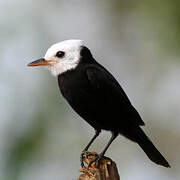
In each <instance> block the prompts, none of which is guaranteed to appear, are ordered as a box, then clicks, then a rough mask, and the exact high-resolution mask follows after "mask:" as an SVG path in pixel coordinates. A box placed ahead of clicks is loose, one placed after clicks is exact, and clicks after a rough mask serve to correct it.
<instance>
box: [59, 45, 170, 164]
mask: <svg viewBox="0 0 180 180" xmlns="http://www.w3.org/2000/svg"><path fill="white" fill-rule="evenodd" d="M58 83H59V87H60V90H61V92H62V95H63V96H64V97H65V99H66V100H67V101H68V103H69V104H70V105H71V107H72V108H73V109H74V110H75V111H76V112H77V113H78V114H79V115H80V116H81V117H82V118H83V119H84V120H85V121H87V122H88V123H89V124H90V125H91V126H92V127H93V128H94V129H95V130H97V131H100V130H109V131H111V132H113V133H115V134H122V135H123V136H125V137H127V138H128V139H130V140H132V141H134V142H136V143H138V144H139V145H140V147H141V148H142V149H143V150H144V152H145V153H146V154H147V156H148V157H149V158H150V159H151V160H152V161H154V162H155V163H157V164H160V165H163V166H165V167H169V164H168V162H167V161H166V160H165V159H164V157H163V156H162V155H161V154H160V152H159V151H158V150H157V149H156V148H155V146H154V145H153V144H152V142H151V141H150V140H149V139H148V137H147V136H146V135H145V133H144V132H143V131H142V129H141V128H140V126H142V125H144V122H143V121H142V119H141V117H140V115H139V114H138V112H137V111H136V109H135V108H134V107H133V106H132V104H131V103H130V101H129V99H128V97H127V95H126V94H125V92H124V91H123V89H122V88H121V86H120V85H119V83H118V82H117V81H116V79H115V78H114V77H113V76H112V75H111V74H110V73H109V72H108V71H107V70H106V69H105V68H104V67H103V66H101V65H100V64H99V63H97V62H96V61H95V59H94V58H93V57H92V55H91V53H90V51H89V50H88V48H86V47H82V50H81V59H80V63H79V64H78V66H77V67H76V68H75V69H72V70H69V71H67V72H65V73H63V74H60V75H59V76H58Z"/></svg>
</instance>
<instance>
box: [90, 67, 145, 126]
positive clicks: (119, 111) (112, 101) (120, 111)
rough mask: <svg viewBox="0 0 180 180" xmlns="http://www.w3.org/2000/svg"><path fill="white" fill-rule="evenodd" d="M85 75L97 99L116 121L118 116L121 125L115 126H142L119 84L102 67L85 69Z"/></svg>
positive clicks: (142, 123) (138, 116)
mask: <svg viewBox="0 0 180 180" xmlns="http://www.w3.org/2000/svg"><path fill="white" fill-rule="evenodd" d="M86 73H87V78H88V81H89V83H90V85H91V87H92V89H93V90H94V91H96V92H97V94H98V96H97V98H100V99H103V101H104V103H105V104H106V106H108V107H109V108H107V111H108V112H109V113H111V114H112V115H115V116H116V119H118V117H117V116H119V119H120V121H121V123H115V124H120V125H122V124H123V125H133V124H134V125H144V122H143V120H142V119H141V117H140V115H139V114H138V112H137V111H136V109H135V108H134V107H133V106H132V104H131V102H130V101H129V99H128V97H127V95H126V93H125V92H124V90H123V89H122V87H121V86H120V84H119V83H118V82H117V81H116V79H115V78H114V77H113V76H112V75H111V74H110V73H109V72H108V71H107V70H106V69H105V68H104V67H102V66H101V65H99V64H98V66H97V65H96V66H90V67H88V68H87V69H86ZM112 121H113V120H112ZM116 121H117V120H116Z"/></svg>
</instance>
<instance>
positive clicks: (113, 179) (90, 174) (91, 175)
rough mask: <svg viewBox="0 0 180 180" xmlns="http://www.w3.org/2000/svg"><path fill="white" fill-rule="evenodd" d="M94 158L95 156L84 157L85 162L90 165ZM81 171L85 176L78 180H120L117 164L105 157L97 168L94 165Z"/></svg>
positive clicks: (82, 175)
mask: <svg viewBox="0 0 180 180" xmlns="http://www.w3.org/2000/svg"><path fill="white" fill-rule="evenodd" d="M92 154H97V153H94V152H93V153H92ZM94 158H95V156H94V155H90V156H89V155H88V156H86V155H84V162H85V163H87V164H89V162H90V161H92V160H93V159H94ZM80 171H81V172H82V173H83V174H81V175H80V176H79V177H78V180H120V177H119V174H118V170H117V167H116V164H115V162H114V161H112V160H111V159H110V158H108V157H105V156H104V157H103V158H102V159H100V160H99V163H98V166H97V167H96V164H95V163H92V165H91V166H90V167H85V168H81V169H80Z"/></svg>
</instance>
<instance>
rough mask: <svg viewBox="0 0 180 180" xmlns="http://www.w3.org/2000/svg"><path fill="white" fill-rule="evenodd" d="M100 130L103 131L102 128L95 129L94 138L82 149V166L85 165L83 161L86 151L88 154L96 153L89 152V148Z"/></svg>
mask: <svg viewBox="0 0 180 180" xmlns="http://www.w3.org/2000/svg"><path fill="white" fill-rule="evenodd" d="M100 132H101V130H95V134H94V136H93V137H92V139H91V140H90V141H89V143H88V145H87V146H86V147H85V148H84V150H83V151H82V153H81V157H80V162H81V167H84V163H83V157H84V153H86V155H87V156H88V155H94V154H91V153H88V152H87V150H88V149H89V147H90V146H91V144H92V143H93V142H94V140H95V139H96V138H97V137H98V136H99V134H100Z"/></svg>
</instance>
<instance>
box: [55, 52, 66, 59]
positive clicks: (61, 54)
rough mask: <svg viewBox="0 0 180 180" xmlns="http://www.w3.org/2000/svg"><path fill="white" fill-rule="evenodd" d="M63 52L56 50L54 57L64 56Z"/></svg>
mask: <svg viewBox="0 0 180 180" xmlns="http://www.w3.org/2000/svg"><path fill="white" fill-rule="evenodd" d="M64 54H65V52H63V51H58V52H57V53H56V57H58V58H62V57H63V56H64Z"/></svg>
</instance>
